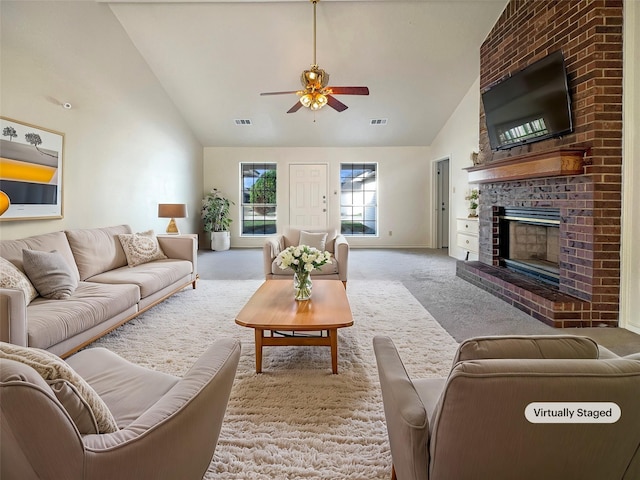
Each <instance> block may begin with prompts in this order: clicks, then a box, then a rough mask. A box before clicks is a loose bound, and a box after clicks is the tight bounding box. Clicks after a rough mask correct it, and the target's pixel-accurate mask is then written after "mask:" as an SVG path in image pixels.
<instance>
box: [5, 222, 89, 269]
mask: <svg viewBox="0 0 640 480" xmlns="http://www.w3.org/2000/svg"><path fill="white" fill-rule="evenodd" d="M25 249H26V250H37V251H41V252H51V251H52V250H56V251H57V252H58V253H60V255H62V256H63V257H64V259H65V261H66V262H67V264H68V265H69V268H71V271H72V272H73V273H74V275H75V276H76V278H78V279H80V275H79V274H78V267H76V262H75V259H74V258H73V252H72V251H71V247H70V246H69V242H68V241H67V237H66V235H65V234H64V232H51V233H44V234H42V235H35V236H33V237H27V238H22V239H19V240H1V241H0V257H3V258H5V259H7V260H9V261H10V262H11V263H13V264H14V265H15V266H16V267H18V269H19V270H21V271H23V272H24V267H23V265H22V251H23V250H25Z"/></svg>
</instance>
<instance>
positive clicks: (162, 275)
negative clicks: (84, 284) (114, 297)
mask: <svg viewBox="0 0 640 480" xmlns="http://www.w3.org/2000/svg"><path fill="white" fill-rule="evenodd" d="M192 272H193V265H192V264H191V262H189V261H188V260H174V259H167V260H157V261H155V262H150V263H143V264H142V265H138V266H135V267H133V268H131V267H121V268H116V269H115V270H111V271H109V272H104V273H101V274H100V275H96V276H94V277H91V278H89V279H87V281H88V282H96V283H105V284H133V285H137V286H138V288H139V289H140V297H141V298H147V297H148V296H150V295H153V294H154V293H156V292H159V291H160V290H162V289H163V288H165V287H168V286H169V285H171V284H173V283H175V282H177V281H178V280H180V279H181V278H184V277H185V276H186V275H190V274H191V273H192Z"/></svg>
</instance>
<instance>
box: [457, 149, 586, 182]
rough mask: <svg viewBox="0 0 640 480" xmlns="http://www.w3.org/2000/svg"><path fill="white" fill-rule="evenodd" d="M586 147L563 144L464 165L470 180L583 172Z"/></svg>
mask: <svg viewBox="0 0 640 480" xmlns="http://www.w3.org/2000/svg"><path fill="white" fill-rule="evenodd" d="M585 152H586V150H585V149H584V148H561V149H557V150H550V151H546V152H540V153H528V154H525V155H518V156H516V157H510V158H507V159H505V160H498V161H495V162H490V163H487V164H484V165H474V166H473V167H469V168H465V169H464V170H467V171H468V172H469V183H489V182H506V181H511V180H524V179H527V178H541V177H557V176H562V175H582V173H584V168H583V167H584V154H585Z"/></svg>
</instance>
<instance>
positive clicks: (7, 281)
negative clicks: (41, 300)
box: [0, 257, 38, 305]
mask: <svg viewBox="0 0 640 480" xmlns="http://www.w3.org/2000/svg"><path fill="white" fill-rule="evenodd" d="M0 288H14V289H16V290H22V292H23V293H24V300H25V303H26V305H29V303H31V300H33V299H34V298H36V297H37V296H38V292H37V291H36V289H35V288H34V286H33V284H32V283H31V282H30V281H29V279H28V278H27V276H26V275H25V274H24V273H22V272H21V271H20V270H18V267H16V266H15V265H14V264H13V263H11V262H10V261H9V260H6V259H4V258H2V257H0Z"/></svg>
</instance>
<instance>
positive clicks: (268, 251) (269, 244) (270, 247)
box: [262, 235, 283, 277]
mask: <svg viewBox="0 0 640 480" xmlns="http://www.w3.org/2000/svg"><path fill="white" fill-rule="evenodd" d="M282 242H283V238H282V235H277V236H274V237H267V238H266V239H265V241H264V245H263V246H262V257H263V264H264V274H265V277H266V276H267V275H269V274H271V264H272V263H273V260H274V259H275V258H276V257H277V256H278V254H279V253H280V252H281V251H282Z"/></svg>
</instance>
